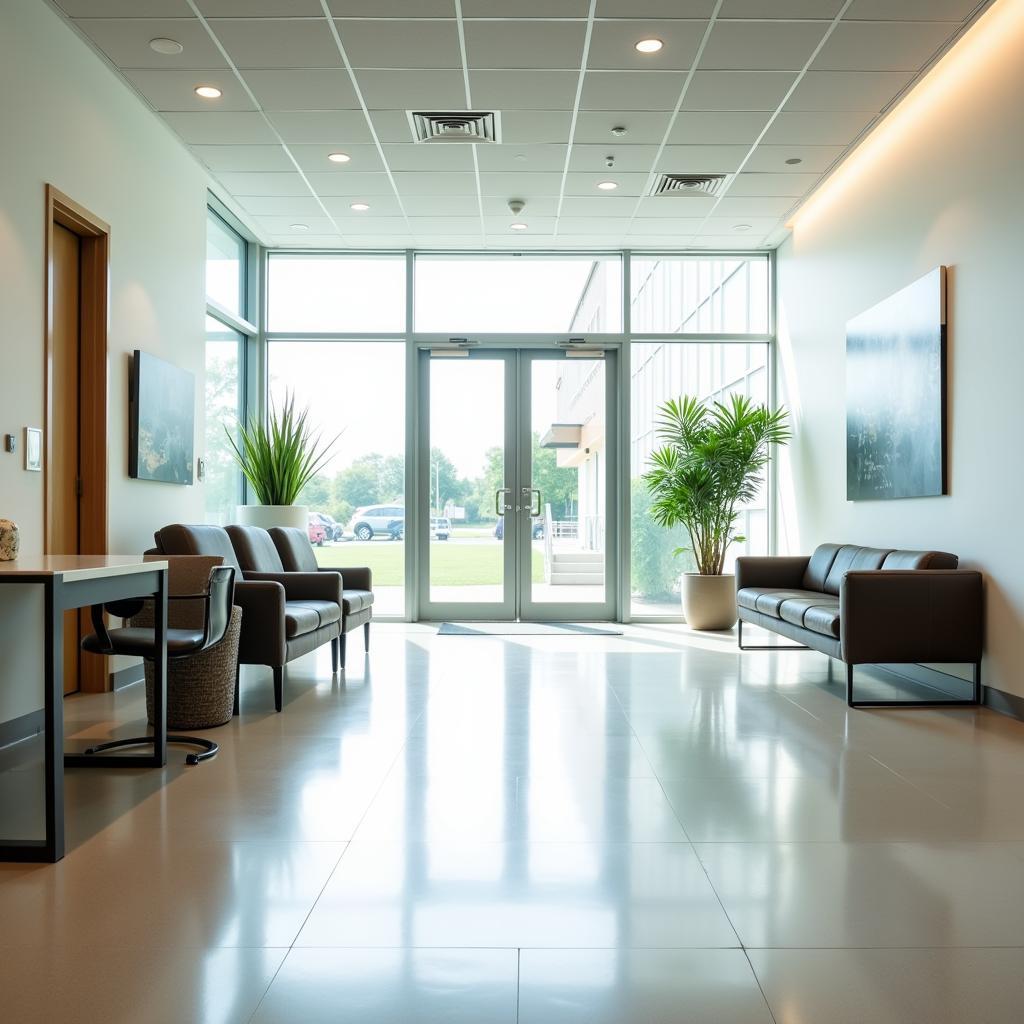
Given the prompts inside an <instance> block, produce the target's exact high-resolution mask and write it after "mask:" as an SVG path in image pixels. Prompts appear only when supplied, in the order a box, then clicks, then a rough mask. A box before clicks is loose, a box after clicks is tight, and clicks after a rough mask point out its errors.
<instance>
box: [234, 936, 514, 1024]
mask: <svg viewBox="0 0 1024 1024" xmlns="http://www.w3.org/2000/svg"><path fill="white" fill-rule="evenodd" d="M517 974H518V954H517V951H516V950H514V949H293V950H292V951H291V952H290V953H289V954H288V957H287V959H286V960H285V962H284V965H283V966H282V967H281V970H280V972H279V973H278V975H277V977H276V978H275V979H274V982H273V984H272V985H271V986H270V990H269V991H268V992H267V995H266V997H265V998H264V1000H263V1003H262V1004H261V1005H260V1008H259V1010H258V1012H257V1013H256V1015H255V1016H254V1017H253V1018H252V1019H253V1022H254V1024H295V1022H298V1021H301V1022H302V1024H338V1022H340V1021H352V1022H353V1024H356V1022H358V1024H484V1022H486V1024H515V1021H516V989H517Z"/></svg>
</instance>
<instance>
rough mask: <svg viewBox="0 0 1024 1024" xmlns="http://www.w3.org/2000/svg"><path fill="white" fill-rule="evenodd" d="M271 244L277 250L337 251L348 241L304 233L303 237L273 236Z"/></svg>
mask: <svg viewBox="0 0 1024 1024" xmlns="http://www.w3.org/2000/svg"><path fill="white" fill-rule="evenodd" d="M270 244H271V245H273V247H274V248H275V249H291V250H295V251H301V250H303V249H335V248H337V247H338V246H342V245H346V244H347V239H345V238H344V237H343V236H342V235H338V234H334V235H310V234H308V233H306V232H303V233H302V234H301V235H298V234H292V235H272V236H271V238H270Z"/></svg>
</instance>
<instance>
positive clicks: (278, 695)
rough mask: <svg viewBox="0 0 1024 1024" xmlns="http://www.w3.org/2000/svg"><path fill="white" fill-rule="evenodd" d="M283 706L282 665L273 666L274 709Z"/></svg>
mask: <svg viewBox="0 0 1024 1024" xmlns="http://www.w3.org/2000/svg"><path fill="white" fill-rule="evenodd" d="M283 706H284V665H275V666H274V710H275V711H280V710H281V708H282V707H283Z"/></svg>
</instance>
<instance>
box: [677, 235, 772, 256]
mask: <svg viewBox="0 0 1024 1024" xmlns="http://www.w3.org/2000/svg"><path fill="white" fill-rule="evenodd" d="M762 238H763V236H762V235H758V234H757V233H756V232H753V231H748V232H746V233H745V234H740V233H737V232H734V233H733V234H731V235H696V236H695V237H694V238H693V239H691V243H690V248H692V249H694V250H698V251H699V250H701V249H706V250H710V251H714V252H744V251H748V250H750V249H756V248H758V247H759V246H760V245H761V241H762Z"/></svg>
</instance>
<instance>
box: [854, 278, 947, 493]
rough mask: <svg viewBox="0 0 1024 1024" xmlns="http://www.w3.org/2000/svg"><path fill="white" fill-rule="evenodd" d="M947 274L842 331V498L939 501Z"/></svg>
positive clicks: (901, 293)
mask: <svg viewBox="0 0 1024 1024" xmlns="http://www.w3.org/2000/svg"><path fill="white" fill-rule="evenodd" d="M945 270H946V268H945V267H936V268H935V269H934V270H932V271H931V272H929V273H928V274H926V275H925V276H924V277H922V278H920V280H918V281H915V282H914V283H913V284H911V285H908V286H907V287H906V288H904V289H902V290H901V291H898V292H897V293H896V294H895V295H891V296H890V297H889V298H887V299H885V300H884V301H883V302H880V303H879V304H878V305H877V306H874V307H872V308H871V309H869V310H868V311H867V312H865V313H861V314H860V316H857V317H855V318H854V319H853V320H851V321H850V322H849V323H848V324H847V325H846V497H847V500H849V501H872V500H879V499H890V498H921V497H929V496H932V495H939V494H945V493H946V273H945Z"/></svg>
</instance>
